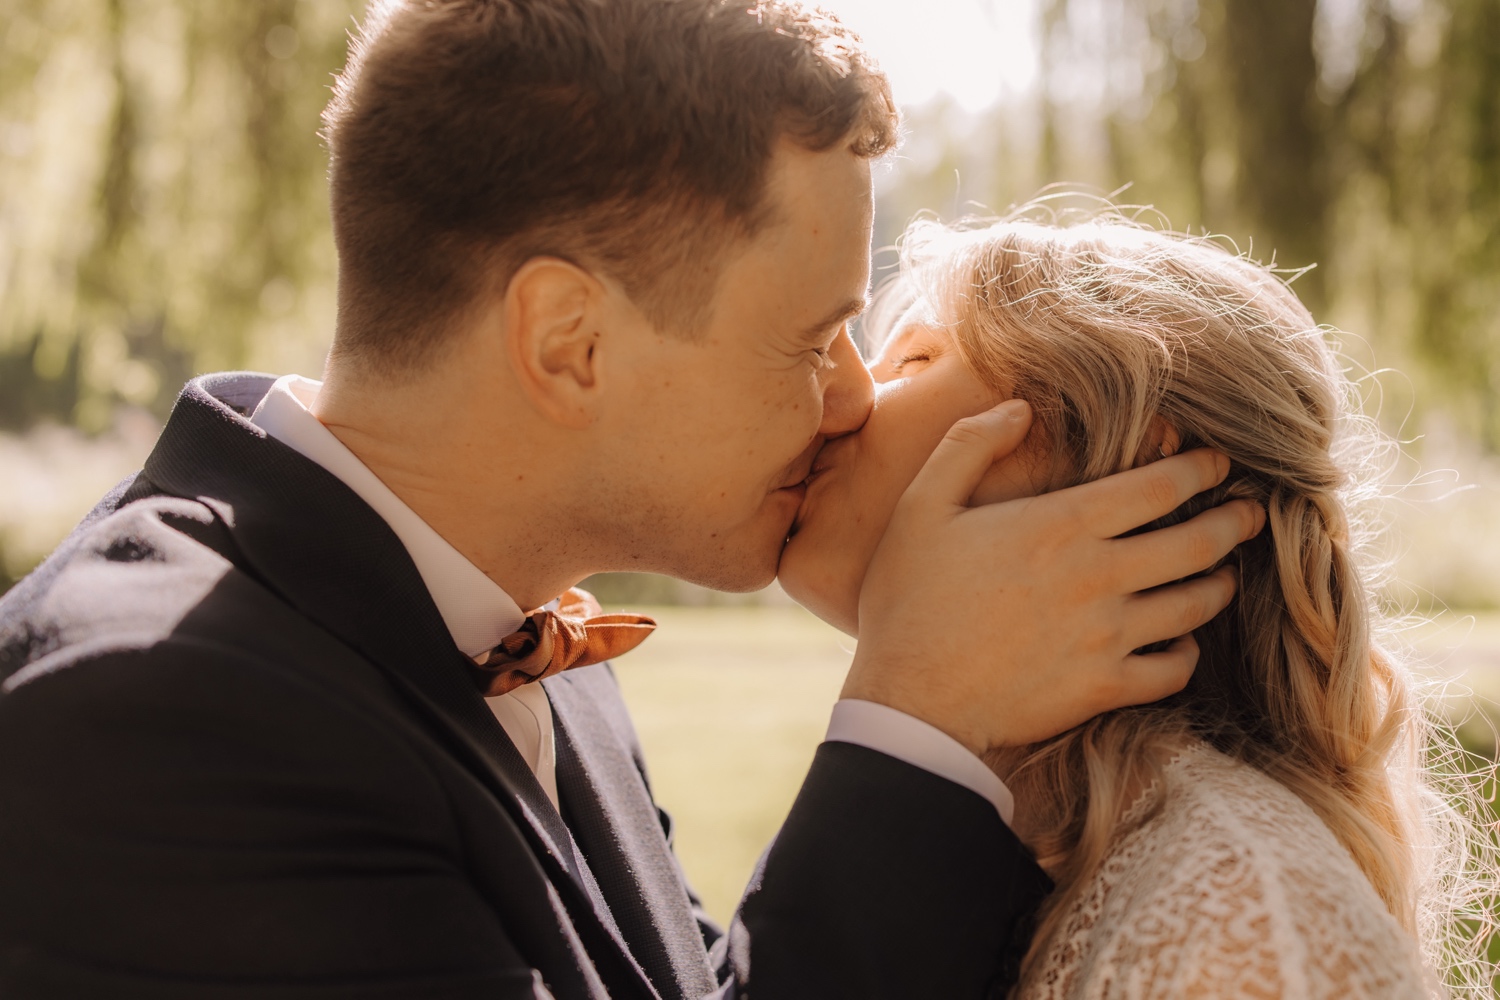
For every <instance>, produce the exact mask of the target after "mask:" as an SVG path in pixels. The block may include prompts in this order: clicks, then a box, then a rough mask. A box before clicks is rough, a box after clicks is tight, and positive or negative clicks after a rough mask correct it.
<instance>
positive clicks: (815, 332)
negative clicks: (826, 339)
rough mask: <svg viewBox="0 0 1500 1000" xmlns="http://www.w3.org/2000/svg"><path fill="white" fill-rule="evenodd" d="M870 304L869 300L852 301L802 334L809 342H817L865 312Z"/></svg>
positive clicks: (858, 299)
mask: <svg viewBox="0 0 1500 1000" xmlns="http://www.w3.org/2000/svg"><path fill="white" fill-rule="evenodd" d="M869 304H870V300H869V299H867V298H863V297H861V298H857V299H850V300H849V301H848V302H845V303H844V304H843V305H841V306H839V307H838V308H837V309H835V310H834V311H833V312H831V313H829V314H828V315H827V316H825V317H823V318H822V319H820V320H818V321H817V322H816V323H813V324H812V325H811V326H809V327H808V328H807V329H806V330H804V331H803V332H802V335H803V336H804V337H806V338H807V339H808V340H817V339H819V338H821V337H822V336H824V335H825V334H826V333H828V331H829V330H831V329H833V328H834V327H836V326H838V325H840V324H841V323H844V322H845V321H847V320H851V319H853V318H854V317H855V316H858V315H859V314H860V313H862V312H864V311H865V309H866V307H868V306H869Z"/></svg>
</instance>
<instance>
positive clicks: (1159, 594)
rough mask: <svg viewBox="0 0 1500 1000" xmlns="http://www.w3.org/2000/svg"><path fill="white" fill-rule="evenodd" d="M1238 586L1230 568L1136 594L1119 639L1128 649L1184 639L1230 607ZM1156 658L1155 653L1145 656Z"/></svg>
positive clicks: (1237, 580) (1127, 611) (1233, 569)
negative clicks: (1180, 637)
mask: <svg viewBox="0 0 1500 1000" xmlns="http://www.w3.org/2000/svg"><path fill="white" fill-rule="evenodd" d="M1238 587H1239V575H1238V573H1237V571H1236V570H1235V568H1234V567H1233V566H1220V567H1219V568H1218V569H1216V570H1214V571H1213V572H1212V573H1210V574H1208V575H1207V576H1200V577H1195V578H1193V579H1191V580H1183V581H1182V582H1181V583H1173V584H1169V585H1168V586H1165V587H1158V588H1156V589H1155V590H1151V591H1147V592H1145V593H1142V594H1136V595H1135V596H1134V597H1132V598H1130V600H1129V601H1127V602H1126V606H1125V625H1124V629H1123V631H1122V634H1121V639H1122V641H1123V642H1124V644H1125V646H1126V648H1128V649H1140V648H1141V647H1143V646H1149V645H1151V644H1153V643H1157V642H1165V641H1166V640H1168V639H1175V638H1177V637H1179V636H1186V635H1188V633H1190V632H1192V631H1193V630H1194V629H1196V628H1198V627H1199V626H1202V625H1206V624H1208V622H1209V621H1211V620H1212V619H1213V617H1214V616H1215V615H1217V614H1218V613H1219V612H1221V611H1223V610H1224V609H1225V608H1227V607H1229V602H1230V601H1232V600H1234V593H1235V591H1236V590H1237V589H1238ZM1144 655H1148V656H1150V655H1156V654H1144Z"/></svg>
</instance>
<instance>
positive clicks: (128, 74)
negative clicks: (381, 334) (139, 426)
mask: <svg viewBox="0 0 1500 1000" xmlns="http://www.w3.org/2000/svg"><path fill="white" fill-rule="evenodd" d="M362 6H363V4H362V3H360V2H358V0H347V2H340V0H256V2H254V3H247V4H205V3H198V2H196V0H128V2H127V0H6V16H5V18H4V19H3V20H0V427H9V428H17V427H24V426H27V425H29V424H30V423H32V422H34V421H36V420H38V419H41V418H51V419H61V420H64V421H67V422H71V423H75V424H77V425H79V426H82V427H85V428H87V429H90V430H99V429H102V428H103V427H104V426H105V425H106V424H107V423H108V422H109V421H110V419H111V417H112V413H113V410H114V405H115V404H116V403H117V402H120V401H126V402H130V403H136V404H141V405H146V406H149V407H151V408H153V409H155V410H157V411H158V412H160V411H162V410H164V409H165V407H166V406H168V405H169V404H170V402H171V399H172V398H173V396H174V395H175V394H176V391H177V389H178V388H179V387H180V385H181V383H182V381H183V379H184V378H186V377H187V376H188V375H190V374H191V373H192V372H194V371H197V370H204V369H214V368H226V367H239V366H247V365H255V364H264V365H267V366H268V367H270V366H273V365H272V363H274V362H276V361H282V360H283V359H297V360H299V361H300V360H301V359H303V358H305V357H306V356H308V354H309V353H310V352H315V351H316V350H318V349H319V345H321V344H322V343H323V342H325V341H326V339H327V336H328V331H329V323H330V321H331V313H332V306H331V302H332V281H333V265H334V262H333V252H332V246H331V242H330V240H329V237H328V226H327V211H326V208H325V206H324V202H325V181H324V173H325V170H324V167H325V158H324V153H323V150H322V148H321V147H320V145H319V143H318V142H317V140H316V138H315V132H316V129H317V127H318V114H319V111H320V110H321V108H322V106H323V104H324V102H325V101H326V99H327V93H328V92H327V84H328V83H329V82H330V80H331V74H332V73H334V72H335V71H336V70H337V68H338V67H339V66H340V65H341V64H342V62H343V59H344V51H345V31H346V29H347V28H349V27H350V26H351V25H352V20H351V18H352V16H353V14H354V13H355V12H357V11H358V10H359V9H360V8H361V7H362ZM312 356H313V357H316V354H315V353H314V354H312Z"/></svg>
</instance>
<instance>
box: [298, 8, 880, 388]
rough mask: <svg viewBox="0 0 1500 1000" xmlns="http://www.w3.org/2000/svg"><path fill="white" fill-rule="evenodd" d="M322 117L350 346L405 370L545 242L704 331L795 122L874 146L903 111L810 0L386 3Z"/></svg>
mask: <svg viewBox="0 0 1500 1000" xmlns="http://www.w3.org/2000/svg"><path fill="white" fill-rule="evenodd" d="M324 123H325V130H324V134H325V137H326V138H327V141H328V144H329V147H330V150H331V153H332V170H331V181H332V202H333V224H334V236H335V240H336V242H337V245H338V251H339V271H340V274H339V330H338V334H337V337H336V343H335V350H336V351H339V352H341V353H346V354H347V353H356V354H358V355H359V356H360V357H361V358H362V359H363V360H364V361H365V362H368V363H372V364H374V365H375V366H376V367H377V368H378V369H380V370H383V371H385V372H387V373H389V374H394V373H395V372H397V371H399V370H402V369H407V370H409V369H410V366H416V367H421V366H422V364H423V362H424V360H426V359H428V358H430V357H431V355H432V351H433V350H434V348H436V347H438V346H440V345H441V343H442V341H443V339H444V335H445V332H446V331H447V330H449V329H451V328H452V326H453V325H454V323H455V321H457V320H459V319H461V317H462V316H463V314H464V313H465V311H466V310H468V309H469V307H471V306H472V305H473V304H474V302H475V301H476V300H477V299H478V297H479V296H480V295H481V294H484V293H486V292H489V291H493V290H494V289H497V288H504V286H505V283H507V282H508V281H509V279H510V277H511V276H512V275H513V274H514V273H515V271H516V269H517V268H518V267H520V265H521V264H522V263H524V262H525V261H526V260H527V259H528V258H530V257H534V256H538V255H543V254H546V255H555V256H559V257H563V258H565V259H568V260H572V261H574V262H575V263H578V264H579V265H581V266H584V267H589V268H594V269H598V270H599V271H601V272H602V273H604V274H607V275H609V276H610V277H612V278H614V279H615V280H618V281H619V282H620V283H621V284H622V286H623V287H624V288H625V290H626V292H627V293H628V294H629V295H630V296H631V298H632V300H633V301H635V302H636V303H637V305H639V306H640V307H641V308H642V309H644V310H645V312H646V314H647V315H648V316H649V317H650V318H651V319H652V321H653V322H655V323H657V324H658V325H659V326H661V327H662V328H664V329H673V330H675V331H679V332H688V333H690V332H691V331H692V330H693V329H694V328H695V327H696V326H698V325H701V324H702V323H703V322H704V321H705V319H706V316H707V312H708V307H709V306H710V304H711V302H712V298H713V293H714V289H715V285H716V279H717V277H718V274H719V271H720V270H721V269H722V265H723V262H724V260H725V254H726V252H727V249H728V248H729V247H731V246H733V245H734V244H735V243H736V242H737V240H738V239H740V238H743V237H745V236H747V235H750V234H753V233H754V232H755V230H756V229H757V227H758V226H759V225H760V224H761V223H762V222H763V220H764V215H765V210H764V209H765V206H764V205H763V202H764V200H765V199H764V188H765V182H766V175H767V168H768V165H769V163H770V160H771V156H772V152H773V150H774V146H775V143H776V142H777V140H778V139H779V138H780V137H782V136H786V137H789V138H790V139H792V140H793V141H795V142H797V143H798V144H800V145H802V146H804V147H806V148H808V149H811V150H815V151H822V150H827V149H832V148H834V147H835V146H837V145H838V144H840V143H847V144H848V146H849V148H851V149H852V150H853V151H854V152H856V153H857V154H859V155H862V156H877V155H879V154H881V153H883V152H885V151H886V150H888V149H889V148H891V147H892V146H893V145H894V143H895V140H896V129H897V118H896V112H895V107H894V104H893V103H892V100H891V95H890V89H889V86H888V84H887V82H886V80H885V77H884V76H883V75H882V74H881V73H880V71H879V70H878V69H877V68H876V67H875V65H874V63H873V61H872V60H871V59H870V58H869V56H868V55H867V54H866V53H865V51H864V49H863V48H862V46H861V44H860V42H859V39H858V38H857V37H856V36H854V35H853V34H852V33H851V32H850V31H849V30H848V29H846V28H844V27H843V26H842V25H841V24H839V23H838V22H837V21H836V20H834V19H833V18H832V17H830V16H828V15H826V14H823V13H821V12H818V11H815V10H810V9H808V8H804V7H802V6H800V5H799V4H797V3H796V2H795V0H761V2H753V0H739V2H737V3H736V2H732V0H385V2H377V3H375V4H373V5H372V7H371V9H370V11H369V13H368V14H367V16H366V20H365V24H364V27H363V30H362V31H361V33H360V35H359V37H358V38H357V39H356V40H355V42H354V44H353V47H352V51H351V54H350V58H349V63H348V66H347V67H346V68H345V70H344V72H343V74H342V75H341V76H340V78H339V81H338V84H337V86H336V88H335V92H334V98H333V100H332V102H331V103H330V104H329V106H328V109H327V111H326V112H325V113H324Z"/></svg>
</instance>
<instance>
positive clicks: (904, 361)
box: [891, 350, 932, 372]
mask: <svg viewBox="0 0 1500 1000" xmlns="http://www.w3.org/2000/svg"><path fill="white" fill-rule="evenodd" d="M931 360H932V352H931V351H927V350H921V351H907V352H905V353H904V354H902V355H901V356H899V357H897V358H896V359H895V360H894V361H892V362H891V371H893V372H899V371H901V369H903V368H905V367H906V366H907V365H910V364H916V363H917V362H919V361H931Z"/></svg>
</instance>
